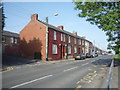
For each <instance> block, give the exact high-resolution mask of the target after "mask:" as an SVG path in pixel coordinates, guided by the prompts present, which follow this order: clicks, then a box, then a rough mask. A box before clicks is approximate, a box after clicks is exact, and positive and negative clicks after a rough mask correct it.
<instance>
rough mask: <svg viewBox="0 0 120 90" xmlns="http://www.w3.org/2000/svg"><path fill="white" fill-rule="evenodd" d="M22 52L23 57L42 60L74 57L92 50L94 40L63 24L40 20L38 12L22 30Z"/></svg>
mask: <svg viewBox="0 0 120 90" xmlns="http://www.w3.org/2000/svg"><path fill="white" fill-rule="evenodd" d="M20 40H21V43H20V50H21V51H20V52H21V53H22V56H23V57H28V58H34V57H35V56H36V55H37V56H38V57H39V58H41V59H42V60H58V59H63V58H73V57H74V56H75V55H76V54H86V53H87V52H92V42H90V41H88V40H86V39H85V38H82V37H80V36H78V35H77V32H73V33H70V32H68V31H66V30H64V27H63V26H58V27H55V26H52V25H50V24H48V23H45V22H42V21H40V20H38V14H33V15H32V16H31V21H30V22H29V23H28V24H27V25H26V26H25V27H24V28H23V30H21V32H20Z"/></svg>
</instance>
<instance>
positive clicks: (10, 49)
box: [2, 30, 20, 56]
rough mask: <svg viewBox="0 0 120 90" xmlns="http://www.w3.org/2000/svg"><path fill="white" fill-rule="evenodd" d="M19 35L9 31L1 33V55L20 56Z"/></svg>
mask: <svg viewBox="0 0 120 90" xmlns="http://www.w3.org/2000/svg"><path fill="white" fill-rule="evenodd" d="M19 43H20V38H19V34H17V33H13V32H10V31H5V30H3V31H2V53H3V54H5V55H14V56H20V53H19Z"/></svg>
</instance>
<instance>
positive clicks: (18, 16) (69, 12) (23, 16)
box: [4, 2, 108, 50]
mask: <svg viewBox="0 0 120 90" xmlns="http://www.w3.org/2000/svg"><path fill="white" fill-rule="evenodd" d="M74 7H75V5H74V3H72V2H26V3H25V2H4V13H5V16H6V17H7V18H6V25H5V28H4V29H5V30H7V31H12V32H16V33H19V32H20V31H21V30H22V29H23V28H24V27H25V25H27V24H28V23H29V21H30V16H31V15H32V14H34V13H37V14H38V15H39V20H42V21H45V17H47V16H48V17H49V24H52V25H54V26H59V25H63V26H64V29H65V30H67V31H69V32H73V31H76V32H77V33H78V35H79V36H86V38H87V39H88V40H90V41H91V42H93V41H94V40H95V45H96V46H98V47H100V48H101V49H103V50H107V49H106V48H107V44H108V43H107V40H106V39H107V37H106V36H105V33H104V32H103V31H102V30H100V29H98V28H97V26H95V25H91V24H90V23H89V22H86V20H85V19H84V18H80V17H78V16H77V14H78V13H79V11H76V10H74ZM55 13H58V14H59V15H58V16H54V14H55Z"/></svg>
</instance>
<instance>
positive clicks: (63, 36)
mask: <svg viewBox="0 0 120 90" xmlns="http://www.w3.org/2000/svg"><path fill="white" fill-rule="evenodd" d="M63 39H64V40H63V41H64V42H65V34H64V35H63Z"/></svg>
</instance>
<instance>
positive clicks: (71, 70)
mask: <svg viewBox="0 0 120 90" xmlns="http://www.w3.org/2000/svg"><path fill="white" fill-rule="evenodd" d="M111 58H112V56H110V55H103V56H99V57H96V58H87V59H85V60H74V61H69V60H68V61H64V62H59V63H53V64H43V65H42V64H41V65H32V66H31V67H27V66H26V67H25V66H23V67H21V68H17V67H16V68H14V69H13V70H11V71H7V72H3V73H2V81H3V82H2V87H3V88H100V87H101V85H102V83H103V81H104V79H105V77H106V74H107V71H108V69H109V64H110V63H111Z"/></svg>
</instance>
